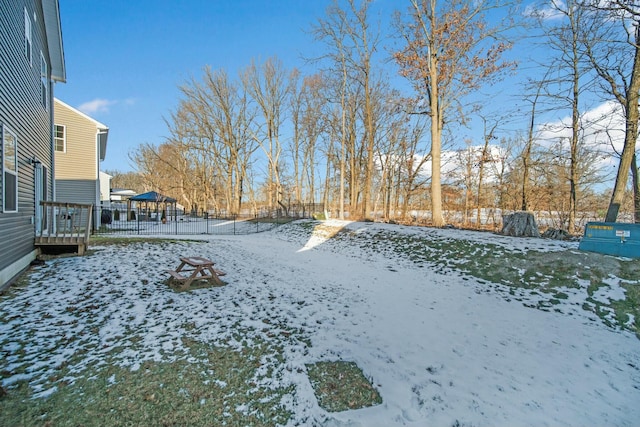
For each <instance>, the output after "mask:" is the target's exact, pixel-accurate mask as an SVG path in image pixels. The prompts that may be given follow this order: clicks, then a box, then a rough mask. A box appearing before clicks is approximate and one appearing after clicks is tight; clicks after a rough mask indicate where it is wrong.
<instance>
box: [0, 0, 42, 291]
mask: <svg viewBox="0 0 640 427" xmlns="http://www.w3.org/2000/svg"><path fill="white" fill-rule="evenodd" d="M25 7H26V9H27V13H28V14H29V17H30V18H31V25H32V65H30V64H29V62H28V60H27V58H26V57H25V54H24V32H25V29H24V10H25ZM34 13H35V16H36V18H35V19H34ZM45 34H46V33H45V23H44V19H43V12H42V3H41V2H40V1H33V0H22V1H21V0H0V126H6V127H7V128H8V129H10V130H11V131H12V132H13V133H14V134H15V135H16V137H17V141H18V212H0V236H2V249H1V250H0V287H2V286H3V285H4V284H5V282H7V281H8V280H9V279H11V277H9V276H11V275H13V274H14V273H15V271H16V268H18V269H20V268H24V267H26V266H27V265H28V262H29V261H30V260H31V259H33V258H34V257H35V253H36V251H35V246H34V238H35V226H34V217H35V201H34V199H35V189H34V165H33V164H32V163H31V161H30V160H31V159H33V158H37V159H38V160H39V161H40V162H42V164H43V165H44V166H45V167H46V168H47V173H48V177H47V183H48V188H47V193H46V194H48V195H49V196H50V195H51V194H52V193H51V190H52V182H53V179H52V178H53V167H52V153H51V117H50V114H51V110H50V109H51V108H52V102H51V99H52V85H49V90H48V95H49V102H48V108H45V107H44V106H43V105H42V95H41V89H40V87H41V80H40V52H42V54H43V55H44V57H45V58H46V59H47V61H48V62H49V55H48V48H47V44H46V36H45ZM50 68H51V67H47V69H48V72H49V73H50ZM0 153H1V152H0ZM0 155H1V154H0ZM0 175H1V174H0ZM3 178H4V177H2V176H0V182H1V180H2V179H3ZM2 196H3V194H2V191H0V203H1V198H2ZM0 206H1V204H0ZM16 263H18V264H20V265H18V266H17V267H16Z"/></svg>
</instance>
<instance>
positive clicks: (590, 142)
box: [538, 101, 626, 153]
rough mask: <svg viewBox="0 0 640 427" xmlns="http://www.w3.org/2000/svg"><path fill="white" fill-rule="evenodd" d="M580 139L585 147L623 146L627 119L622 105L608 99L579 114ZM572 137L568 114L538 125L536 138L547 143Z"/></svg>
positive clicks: (602, 148)
mask: <svg viewBox="0 0 640 427" xmlns="http://www.w3.org/2000/svg"><path fill="white" fill-rule="evenodd" d="M580 122H581V127H582V130H581V133H582V135H581V138H582V143H583V144H584V145H586V146H587V147H592V148H594V149H595V148H599V149H601V150H603V151H605V152H609V153H611V152H612V148H611V146H613V147H615V150H616V151H618V152H620V151H621V150H622V147H623V146H624V135H625V123H626V119H625V116H624V111H623V110H622V106H621V105H620V103H619V102H617V101H607V102H604V103H602V104H600V105H598V106H596V107H595V108H593V109H591V110H588V111H586V112H584V113H583V114H582V116H581V117H580ZM570 137H571V117H570V116H566V117H563V118H562V119H560V120H557V121H554V122H549V123H544V124H542V125H540V126H539V128H538V140H540V141H541V142H542V144H543V145H550V144H551V143H553V142H557V141H558V140H559V139H563V140H565V141H568V140H569V138H570Z"/></svg>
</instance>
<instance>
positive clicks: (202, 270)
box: [166, 256, 227, 288]
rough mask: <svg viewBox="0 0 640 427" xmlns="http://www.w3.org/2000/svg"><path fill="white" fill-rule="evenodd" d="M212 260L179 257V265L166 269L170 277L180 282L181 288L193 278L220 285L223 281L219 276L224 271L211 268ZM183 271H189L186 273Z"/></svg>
mask: <svg viewBox="0 0 640 427" xmlns="http://www.w3.org/2000/svg"><path fill="white" fill-rule="evenodd" d="M213 265H214V262H213V261H211V260H210V259H207V258H203V257H199V256H192V257H180V265H179V266H178V268H176V269H175V270H166V272H167V273H169V274H170V275H171V277H172V278H174V279H175V280H177V281H179V282H181V283H182V287H183V288H188V287H189V285H191V282H193V281H194V280H210V281H212V282H213V283H215V284H216V285H219V286H222V285H224V282H223V281H222V280H220V276H224V275H225V274H227V273H225V272H224V271H220V270H218V269H215V268H213ZM183 273H191V274H190V275H186V274H183Z"/></svg>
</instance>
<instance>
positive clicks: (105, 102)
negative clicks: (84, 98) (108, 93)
mask: <svg viewBox="0 0 640 427" xmlns="http://www.w3.org/2000/svg"><path fill="white" fill-rule="evenodd" d="M117 103H118V101H115V100H109V99H103V98H96V99H93V100H91V101H88V102H85V103H83V104H82V105H80V106H79V107H78V110H80V111H82V112H83V113H85V114H88V115H91V114H95V113H108V112H109V107H111V106H112V105H115V104H117Z"/></svg>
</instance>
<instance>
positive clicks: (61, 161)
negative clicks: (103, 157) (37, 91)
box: [54, 101, 98, 204]
mask: <svg viewBox="0 0 640 427" xmlns="http://www.w3.org/2000/svg"><path fill="white" fill-rule="evenodd" d="M54 109H55V110H54V111H55V119H54V122H55V124H58V125H64V126H65V132H66V151H65V152H60V151H56V182H57V181H58V180H65V179H74V180H76V179H79V180H85V179H90V180H93V181H94V185H95V181H97V180H98V171H97V159H98V153H97V139H96V138H97V132H98V130H97V128H96V124H95V122H92V121H91V120H88V119H86V118H85V117H82V116H80V115H78V114H77V113H75V112H74V111H72V110H70V109H69V108H67V107H66V106H65V105H63V104H61V103H59V102H57V101H56V102H55V106H54ZM93 193H94V195H95V190H94V191H93ZM58 194H60V193H58ZM58 200H61V201H64V200H62V199H59V198H58ZM95 201H96V197H95V196H94V197H93V199H91V202H89V201H87V200H85V201H83V202H82V203H94V204H95Z"/></svg>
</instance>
